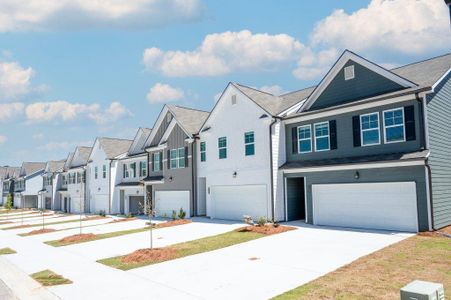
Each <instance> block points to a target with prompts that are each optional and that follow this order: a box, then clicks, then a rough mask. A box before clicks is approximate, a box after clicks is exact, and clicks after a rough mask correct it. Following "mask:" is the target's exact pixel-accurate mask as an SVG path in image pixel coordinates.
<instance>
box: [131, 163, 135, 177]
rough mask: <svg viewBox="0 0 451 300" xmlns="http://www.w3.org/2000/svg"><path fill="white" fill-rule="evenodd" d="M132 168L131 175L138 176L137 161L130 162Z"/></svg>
mask: <svg viewBox="0 0 451 300" xmlns="http://www.w3.org/2000/svg"><path fill="white" fill-rule="evenodd" d="M130 170H131V171H130V172H131V174H130V177H131V176H133V177H136V163H135V162H134V163H131V164H130Z"/></svg>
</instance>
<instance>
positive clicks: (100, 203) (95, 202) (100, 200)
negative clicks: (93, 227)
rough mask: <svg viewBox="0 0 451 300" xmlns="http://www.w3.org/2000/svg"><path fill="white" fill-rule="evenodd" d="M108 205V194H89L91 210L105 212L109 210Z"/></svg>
mask: <svg viewBox="0 0 451 300" xmlns="http://www.w3.org/2000/svg"><path fill="white" fill-rule="evenodd" d="M109 209H110V205H109V203H108V195H96V194H94V195H92V196H91V212H92V213H99V212H100V211H104V212H106V213H108V212H109Z"/></svg>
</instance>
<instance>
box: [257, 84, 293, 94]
mask: <svg viewBox="0 0 451 300" xmlns="http://www.w3.org/2000/svg"><path fill="white" fill-rule="evenodd" d="M259 90H261V91H263V92H267V93H270V94H273V95H275V96H279V95H282V94H285V93H286V92H287V91H285V90H284V89H283V88H282V87H281V86H280V85H264V86H262V87H260V88H259Z"/></svg>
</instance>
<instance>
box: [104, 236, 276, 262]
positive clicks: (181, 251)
mask: <svg viewBox="0 0 451 300" xmlns="http://www.w3.org/2000/svg"><path fill="white" fill-rule="evenodd" d="M264 236H267V235H265V234H262V233H256V232H238V231H230V232H226V233H223V234H219V235H215V236H211V237H206V238H202V239H198V240H194V241H189V242H184V243H179V244H175V245H172V246H167V247H164V248H160V249H168V248H169V249H171V250H175V255H174V257H171V258H168V259H163V260H161V259H158V260H148V261H143V262H136V263H124V262H123V258H124V257H126V255H122V256H116V257H110V258H105V259H100V260H98V261H97V262H99V263H101V264H104V265H106V266H109V267H113V268H116V269H120V270H124V271H126V270H130V269H134V268H139V267H143V266H147V265H152V264H157V263H161V262H163V261H168V260H172V259H177V258H181V257H185V256H190V255H194V254H199V253H203V252H209V251H213V250H217V249H221V248H225V247H229V246H232V245H236V244H240V243H244V242H247V241H251V240H255V239H258V238H261V237H264Z"/></svg>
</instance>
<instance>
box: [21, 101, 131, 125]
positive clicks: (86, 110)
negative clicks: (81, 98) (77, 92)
mask: <svg viewBox="0 0 451 300" xmlns="http://www.w3.org/2000/svg"><path fill="white" fill-rule="evenodd" d="M25 114H26V117H27V120H28V121H30V122H48V121H55V120H62V121H70V120H75V119H80V118H89V119H92V120H94V121H95V122H96V123H97V124H106V123H109V122H114V121H117V120H118V119H120V118H122V117H124V116H127V115H131V113H130V111H128V110H127V109H126V108H125V107H124V106H123V105H122V104H121V103H119V102H112V103H111V104H110V106H109V107H107V108H106V109H102V108H101V106H100V105H99V104H97V103H94V104H82V103H70V102H67V101H64V100H58V101H53V102H35V103H32V104H29V105H27V107H26V108H25Z"/></svg>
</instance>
